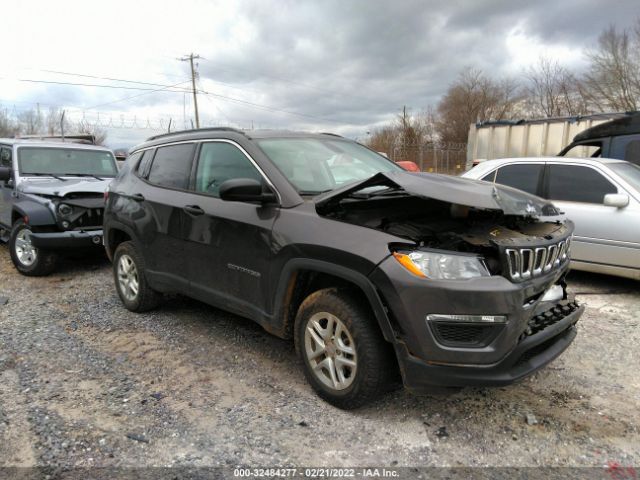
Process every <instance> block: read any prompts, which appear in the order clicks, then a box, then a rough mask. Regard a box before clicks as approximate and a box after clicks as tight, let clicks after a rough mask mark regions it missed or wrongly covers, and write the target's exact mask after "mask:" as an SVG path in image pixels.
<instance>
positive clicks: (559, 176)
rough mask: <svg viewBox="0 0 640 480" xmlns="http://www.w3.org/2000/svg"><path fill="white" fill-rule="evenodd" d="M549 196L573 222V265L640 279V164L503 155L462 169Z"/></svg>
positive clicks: (491, 179) (577, 267) (535, 193)
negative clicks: (467, 168)
mask: <svg viewBox="0 0 640 480" xmlns="http://www.w3.org/2000/svg"><path fill="white" fill-rule="evenodd" d="M462 176H463V177H467V178H475V179H478V180H485V181H488V182H496V183H500V184H504V185H509V186H511V187H515V188H519V189H520V190H524V191H525V192H529V193H533V194H534V195H538V196H540V197H542V198H545V199H548V200H550V201H552V202H553V204H554V205H556V206H557V207H558V208H559V209H560V210H561V211H563V212H565V213H566V215H567V218H569V219H571V220H573V222H574V223H575V232H574V237H573V241H572V244H571V259H572V261H571V264H572V266H573V268H575V269H576V270H586V271H589V272H598V273H606V274H611V275H618V276H622V277H628V278H633V279H636V280H640V167H638V165H634V164H632V163H629V162H626V161H624V160H614V159H606V158H571V159H569V158H566V157H535V158H501V159H497V160H488V161H486V162H482V163H480V164H479V165H478V166H476V167H474V168H472V169H471V170H469V171H468V172H466V173H464V174H463V175H462Z"/></svg>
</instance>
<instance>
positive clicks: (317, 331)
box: [295, 289, 395, 409]
mask: <svg viewBox="0 0 640 480" xmlns="http://www.w3.org/2000/svg"><path fill="white" fill-rule="evenodd" d="M356 298H357V296H355V295H354V293H353V292H350V291H348V290H344V291H342V290H336V289H325V290H319V291H317V292H315V293H313V294H311V295H310V296H309V297H307V298H306V300H305V301H304V302H303V303H302V305H301V306H300V309H299V310H298V315H297V316H296V324H295V342H296V351H297V352H298V356H299V357H300V359H301V360H302V362H303V365H304V370H305V375H306V377H307V380H308V381H309V383H310V384H311V386H312V387H313V388H314V390H315V391H316V392H317V393H318V395H319V396H320V397H322V398H323V399H324V400H326V401H327V402H329V403H331V404H333V405H335V406H336V407H339V408H343V409H352V408H357V407H360V406H361V405H364V404H365V403H367V402H369V401H371V400H373V399H374V398H376V397H377V396H379V395H380V394H381V393H382V392H384V391H386V390H388V388H389V386H390V384H391V381H392V380H393V378H394V376H395V375H394V373H395V370H394V369H395V362H394V358H393V353H392V350H391V346H390V345H389V344H388V343H387V342H385V340H384V339H383V338H382V335H381V333H380V331H379V328H378V325H377V324H376V323H375V319H373V318H372V314H371V312H370V310H369V309H368V308H367V307H366V305H363V304H362V303H361V302H360V301H358V300H356Z"/></svg>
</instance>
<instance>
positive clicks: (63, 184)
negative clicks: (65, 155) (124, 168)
mask: <svg viewBox="0 0 640 480" xmlns="http://www.w3.org/2000/svg"><path fill="white" fill-rule="evenodd" d="M111 180H112V179H111V178H108V179H105V180H98V179H96V178H93V177H89V178H87V177H82V178H66V179H65V180H58V179H56V178H43V179H39V178H38V179H29V180H23V181H22V182H20V186H19V187H18V190H20V191H22V192H24V193H32V194H35V195H56V196H59V197H64V196H65V195H67V194H69V193H76V192H88V193H104V191H105V190H106V189H107V186H109V183H110V182H111Z"/></svg>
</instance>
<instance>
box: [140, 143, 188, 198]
mask: <svg viewBox="0 0 640 480" xmlns="http://www.w3.org/2000/svg"><path fill="white" fill-rule="evenodd" d="M194 147H195V145H194V144H193V143H187V144H180V145H169V146H167V147H160V148H158V150H157V151H156V155H155V157H154V158H153V163H152V164H151V169H150V170H149V176H148V177H147V179H148V180H149V182H150V183H153V184H155V185H160V186H162V187H169V188H179V189H182V190H186V189H187V187H188V186H189V176H190V175H191V161H192V159H193V149H194ZM142 161H143V162H144V158H143V159H142Z"/></svg>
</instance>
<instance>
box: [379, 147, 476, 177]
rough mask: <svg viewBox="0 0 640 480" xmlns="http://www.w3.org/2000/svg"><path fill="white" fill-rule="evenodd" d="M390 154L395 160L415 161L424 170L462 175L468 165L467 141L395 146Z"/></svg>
mask: <svg viewBox="0 0 640 480" xmlns="http://www.w3.org/2000/svg"><path fill="white" fill-rule="evenodd" d="M388 156H389V158H390V159H391V160H393V161H394V162H399V161H411V162H414V163H415V164H416V165H418V167H420V170H422V171H423V172H431V173H445V174H448V175H460V174H461V173H462V172H464V171H465V170H466V166H467V144H466V143H425V144H420V145H416V144H403V143H398V144H395V145H394V146H393V148H392V149H391V151H390V152H388Z"/></svg>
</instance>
